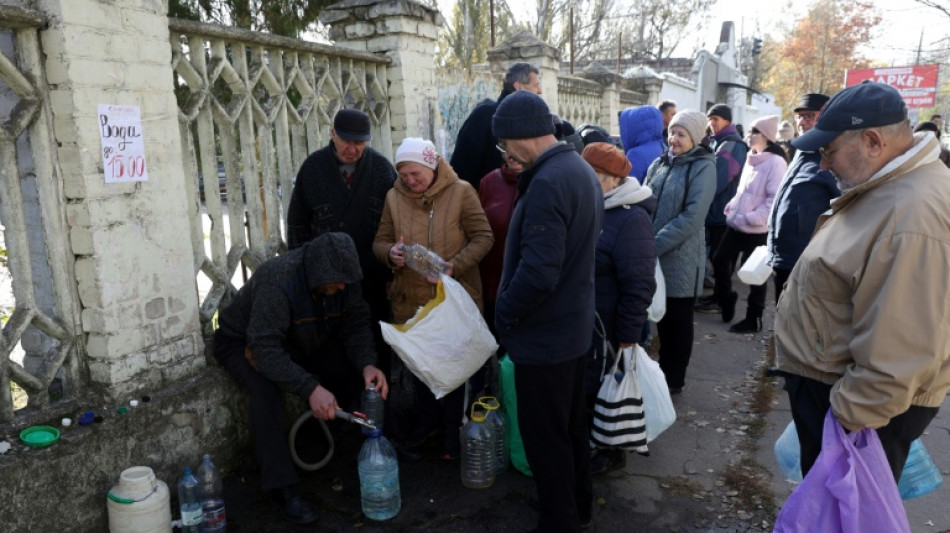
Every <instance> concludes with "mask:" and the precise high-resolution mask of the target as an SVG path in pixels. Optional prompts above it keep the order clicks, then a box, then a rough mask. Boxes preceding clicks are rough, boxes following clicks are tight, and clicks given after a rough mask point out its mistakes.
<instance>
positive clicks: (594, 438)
mask: <svg viewBox="0 0 950 533" xmlns="http://www.w3.org/2000/svg"><path fill="white" fill-rule="evenodd" d="M621 362H622V363H623V371H622V372H621V371H620V369H619V366H620V364H621ZM602 379H603V381H601V383H600V390H598V391H597V399H596V400H595V403H594V420H593V423H592V424H591V428H590V442H591V444H593V445H594V446H597V447H601V448H626V449H631V450H634V451H636V452H638V453H642V454H646V453H647V439H646V429H645V424H644V419H643V396H642V394H641V393H640V382H639V380H638V379H637V369H636V362H635V359H634V356H633V348H632V347H628V348H624V349H623V350H621V352H620V355H618V356H616V357H614V362H613V365H612V366H611V368H610V371H609V372H608V373H607V374H606V375H604V376H603V377H602Z"/></svg>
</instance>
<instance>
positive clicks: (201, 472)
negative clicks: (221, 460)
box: [198, 455, 228, 533]
mask: <svg viewBox="0 0 950 533" xmlns="http://www.w3.org/2000/svg"><path fill="white" fill-rule="evenodd" d="M198 483H199V484H200V485H201V511H202V513H203V514H204V521H203V522H202V523H201V533H222V532H224V531H227V528H228V518H227V513H226V512H225V509H224V481H223V480H222V479H221V473H220V472H218V469H217V467H215V466H214V462H213V461H212V460H211V456H210V455H205V456H204V458H203V459H202V461H201V466H199V467H198Z"/></svg>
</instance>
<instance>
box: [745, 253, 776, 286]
mask: <svg viewBox="0 0 950 533" xmlns="http://www.w3.org/2000/svg"><path fill="white" fill-rule="evenodd" d="M770 275H772V267H770V266H769V251H768V249H767V248H766V247H765V246H758V247H756V249H755V250H753V251H752V253H751V254H749V258H748V259H746V262H745V263H743V264H742V268H740V269H739V279H740V280H741V281H742V283H745V284H747V285H761V284H763V283H765V282H766V281H768V280H769V276H770Z"/></svg>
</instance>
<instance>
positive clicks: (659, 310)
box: [647, 259, 666, 324]
mask: <svg viewBox="0 0 950 533" xmlns="http://www.w3.org/2000/svg"><path fill="white" fill-rule="evenodd" d="M654 275H655V276H656V292H654V293H653V301H652V302H650V307H649V308H647V320H649V321H650V322H653V323H654V324H655V323H657V322H659V321H660V320H662V319H663V315H665V314H666V280H665V278H664V277H663V269H662V268H660V260H659V259H657V260H656V271H655V273H654Z"/></svg>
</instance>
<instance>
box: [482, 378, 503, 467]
mask: <svg viewBox="0 0 950 533" xmlns="http://www.w3.org/2000/svg"><path fill="white" fill-rule="evenodd" d="M478 401H479V402H481V403H483V404H485V406H486V407H488V417H486V418H485V421H486V422H488V426H489V427H491V430H492V439H493V444H492V447H493V448H494V452H495V453H494V457H495V463H494V465H495V476H500V475H502V474H504V473H505V471H507V470H508V445H507V439H506V438H505V431H506V429H507V426H506V424H505V418H504V417H503V416H502V415H501V404H500V403H499V402H498V399H497V398H495V397H494V396H483V397H481V398H479V399H478Z"/></svg>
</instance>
